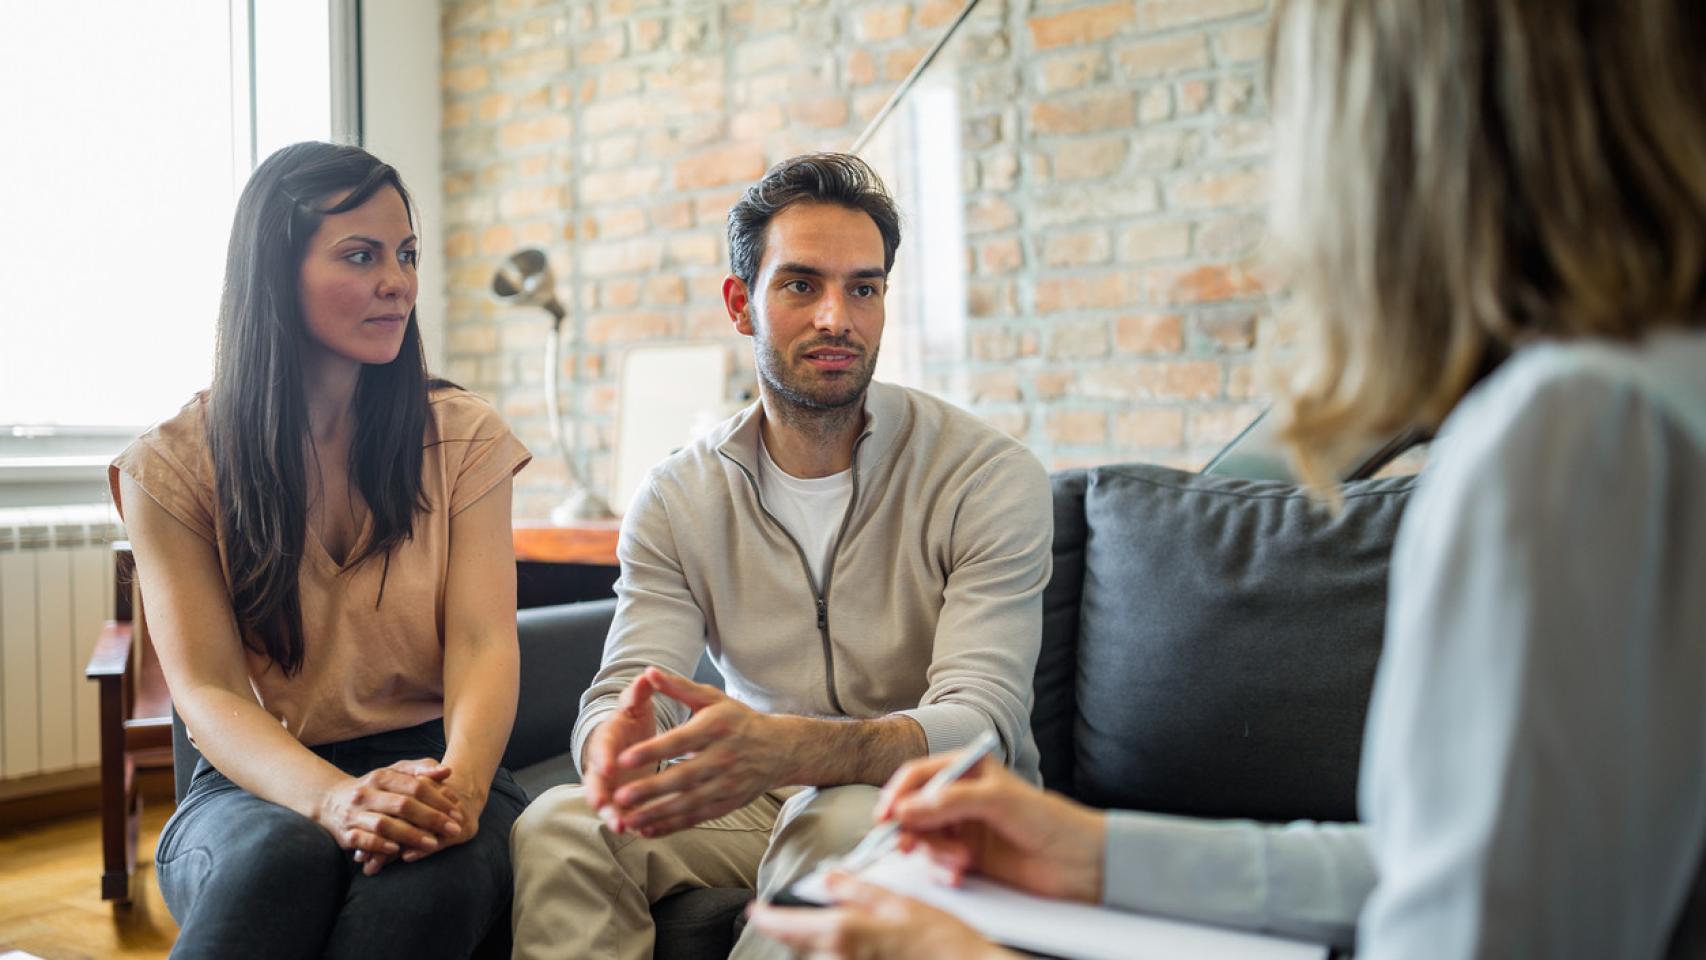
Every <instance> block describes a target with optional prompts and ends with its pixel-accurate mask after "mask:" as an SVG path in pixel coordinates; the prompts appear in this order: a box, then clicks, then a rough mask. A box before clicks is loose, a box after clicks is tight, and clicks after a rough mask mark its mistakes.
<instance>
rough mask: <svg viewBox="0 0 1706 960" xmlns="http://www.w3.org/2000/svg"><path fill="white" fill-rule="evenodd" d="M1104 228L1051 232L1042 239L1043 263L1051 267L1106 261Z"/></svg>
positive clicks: (1107, 248)
mask: <svg viewBox="0 0 1706 960" xmlns="http://www.w3.org/2000/svg"><path fill="white" fill-rule="evenodd" d="M1108 253H1109V243H1108V234H1107V231H1105V230H1080V231H1074V232H1072V233H1057V234H1052V235H1050V236H1049V237H1048V238H1046V239H1045V240H1044V241H1043V263H1045V264H1047V265H1048V266H1051V267H1083V266H1091V265H1094V264H1100V263H1106V262H1108Z"/></svg>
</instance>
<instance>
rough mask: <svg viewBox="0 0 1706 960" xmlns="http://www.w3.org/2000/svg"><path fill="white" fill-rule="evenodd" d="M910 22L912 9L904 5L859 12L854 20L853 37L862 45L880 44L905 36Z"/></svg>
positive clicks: (893, 4)
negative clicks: (862, 43)
mask: <svg viewBox="0 0 1706 960" xmlns="http://www.w3.org/2000/svg"><path fill="white" fill-rule="evenodd" d="M911 20H912V7H911V6H910V5H908V4H906V3H888V4H884V5H882V6H879V7H870V8H868V9H865V10H862V11H860V13H859V14H858V16H857V17H856V18H855V20H854V28H853V35H854V36H855V37H857V38H858V39H859V40H860V41H862V42H864V43H880V42H882V41H884V40H893V39H895V38H897V37H902V36H905V35H906V28H907V24H908V23H910V22H911Z"/></svg>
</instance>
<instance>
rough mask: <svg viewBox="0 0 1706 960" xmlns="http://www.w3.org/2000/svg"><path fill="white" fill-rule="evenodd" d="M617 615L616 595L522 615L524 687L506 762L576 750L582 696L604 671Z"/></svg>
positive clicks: (524, 762)
mask: <svg viewBox="0 0 1706 960" xmlns="http://www.w3.org/2000/svg"><path fill="white" fill-rule="evenodd" d="M615 615H616V601H615V600H614V599H611V600H594V601H589V602H586V603H566V604H561V605H559V606H554V607H535V608H533V609H530V610H522V611H521V612H519V613H517V614H516V617H515V628H516V634H517V637H518V639H519V640H520V643H521V688H520V692H519V696H518V700H517V704H516V711H515V729H514V731H513V732H512V733H511V734H510V738H509V749H507V750H506V751H505V752H504V759H503V763H504V766H506V767H508V768H509V769H511V770H519V769H521V768H522V767H528V766H532V765H533V764H536V763H539V762H540V761H543V760H547V759H550V758H552V757H555V756H557V755H559V754H563V753H567V752H568V751H569V750H570V749H571V748H572V746H573V740H572V735H573V733H574V728H575V718H576V717H577V716H579V715H580V702H581V694H582V693H585V692H586V689H587V687H590V686H592V678H593V676H594V675H595V674H597V673H598V666H599V663H600V662H601V661H602V660H603V658H604V638H605V636H606V635H607V634H608V633H609V632H610V621H611V619H612V618H614V617H615Z"/></svg>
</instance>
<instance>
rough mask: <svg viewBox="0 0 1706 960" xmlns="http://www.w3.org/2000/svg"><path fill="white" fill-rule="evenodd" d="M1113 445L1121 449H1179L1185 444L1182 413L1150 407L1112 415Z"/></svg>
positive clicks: (1172, 409)
mask: <svg viewBox="0 0 1706 960" xmlns="http://www.w3.org/2000/svg"><path fill="white" fill-rule="evenodd" d="M1113 441H1114V443H1115V444H1116V445H1117V446H1121V447H1178V446H1181V445H1183V444H1184V442H1185V412H1184V411H1183V410H1180V409H1177V408H1168V407H1152V408H1148V409H1141V410H1128V411H1125V412H1123V413H1116V414H1114V430H1113Z"/></svg>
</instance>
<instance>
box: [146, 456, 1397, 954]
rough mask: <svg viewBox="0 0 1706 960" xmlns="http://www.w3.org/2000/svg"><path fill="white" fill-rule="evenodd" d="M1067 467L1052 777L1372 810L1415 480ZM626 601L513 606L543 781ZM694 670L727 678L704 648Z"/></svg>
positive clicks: (727, 899)
mask: <svg viewBox="0 0 1706 960" xmlns="http://www.w3.org/2000/svg"><path fill="white" fill-rule="evenodd" d="M1052 479H1053V487H1054V522H1055V532H1054V574H1053V577H1052V579H1051V580H1050V582H1049V585H1048V587H1047V590H1046V591H1045V593H1044V599H1043V606H1044V620H1043V638H1042V648H1041V654H1040V656H1039V659H1038V663H1037V670H1036V679H1035V692H1036V699H1035V703H1034V705H1033V708H1032V714H1031V726H1032V730H1033V732H1034V733H1035V735H1036V738H1037V743H1038V746H1039V747H1040V748H1041V751H1042V772H1043V778H1044V782H1045V783H1046V785H1047V786H1049V787H1050V788H1052V789H1055V790H1059V791H1061V792H1063V793H1066V794H1068V795H1070V796H1073V797H1076V798H1078V799H1080V800H1083V801H1084V802H1086V803H1090V804H1093V805H1096V806H1102V807H1118V808H1130V809H1144V810H1153V811H1158V812H1167V813H1179V814H1189V815H1196V816H1206V817H1250V818H1254V819H1257V820H1268V821H1285V820H1290V819H1297V818H1304V819H1318V820H1353V819H1355V816H1356V780H1357V766H1358V760H1359V754H1360V749H1361V742H1362V725H1363V718H1364V714H1365V712H1366V710H1367V706H1368V697H1369V693H1370V691H1371V687H1372V681H1373V675H1374V667H1375V663H1376V661H1377V659H1378V657H1379V653H1380V644H1381V632H1382V625H1383V620H1384V610H1385V598H1386V577H1387V565H1388V558H1389V556H1390V553H1391V547H1392V540H1393V537H1394V535H1395V533H1396V531H1397V526H1398V520H1399V517H1400V516H1401V514H1402V511H1403V508H1404V505H1405V503H1406V502H1407V501H1408V498H1409V494H1410V491H1411V488H1412V487H1413V485H1414V480H1413V478H1397V479H1387V480H1366V481H1357V482H1355V483H1352V484H1350V485H1349V486H1347V488H1346V491H1345V495H1344V508H1343V510H1342V511H1340V512H1339V513H1337V514H1333V513H1329V512H1326V511H1324V510H1323V509H1322V508H1320V507H1319V506H1317V505H1316V504H1315V503H1313V502H1312V501H1310V500H1309V499H1308V497H1306V496H1305V495H1304V494H1303V493H1302V492H1300V491H1299V490H1298V489H1297V488H1295V487H1293V486H1291V485H1289V484H1285V483H1277V482H1270V481H1257V480H1241V479H1234V478H1229V477H1224V476H1205V475H1198V474H1190V473H1183V472H1180V471H1175V470H1169V469H1165V468H1161V467H1153V466H1143V465H1120V466H1107V467H1097V468H1093V469H1087V470H1067V471H1062V472H1060V473H1056V474H1055V475H1054V476H1053V478H1052ZM614 610H615V602H614V601H611V600H603V601H596V602H589V603H579V604H570V605H564V606H557V607H545V608H540V609H534V610H524V611H522V612H521V613H520V614H519V615H518V616H517V618H516V622H517V626H518V628H519V633H520V639H521V656H522V667H521V692H520V709H519V711H518V715H517V718H516V724H515V730H514V733H513V734H512V735H511V738H510V745H509V750H508V752H507V753H506V754H505V757H504V763H505V765H506V766H507V767H509V768H510V769H511V770H512V771H514V772H515V775H516V778H517V779H518V780H519V781H520V782H521V783H522V785H523V786H524V787H525V788H526V789H527V790H528V792H529V793H530V794H532V795H534V796H537V795H538V794H539V793H541V792H543V791H544V790H545V789H548V788H549V787H551V786H554V785H556V784H560V783H571V782H574V781H575V779H576V778H575V770H574V765H573V763H572V760H571V758H570V757H569V756H568V753H567V751H568V750H569V735H570V731H571V730H572V729H573V727H574V721H575V717H576V714H577V712H578V707H579V700H580V694H581V692H582V691H583V690H584V689H585V688H586V687H587V686H588V685H589V684H590V682H591V680H592V677H593V674H594V673H595V672H596V670H597V669H598V664H599V659H600V656H601V654H602V650H603V644H604V637H605V634H606V632H607V631H608V629H609V625H610V619H611V616H612V615H613V613H614ZM698 678H699V679H700V680H702V681H708V682H715V681H716V674H715V671H714V670H713V669H712V668H711V667H710V664H709V663H708V662H701V664H700V669H699V674H698ZM186 746H187V745H186ZM191 766H193V764H188V765H186V764H185V763H182V762H180V763H179V764H178V769H179V770H180V771H183V772H186V773H185V775H187V771H188V770H189V769H190V767H191ZM181 789H182V788H181V787H180V790H181ZM748 899H750V895H749V894H748V893H747V892H746V891H744V890H700V891H687V892H683V893H679V894H675V895H673V896H670V897H668V898H665V899H664V900H663V901H660V902H659V903H658V904H657V906H656V907H654V910H653V913H654V916H655V919H656V920H657V923H658V935H657V946H656V953H655V956H657V957H658V958H660V960H683V958H692V960H700V958H721V957H724V956H726V955H727V952H728V949H729V947H730V945H731V944H732V942H733V938H734V934H735V929H736V928H735V924H736V922H737V921H738V918H739V917H740V915H741V909H742V907H743V906H744V905H745V903H746V902H747V900H748Z"/></svg>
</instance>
